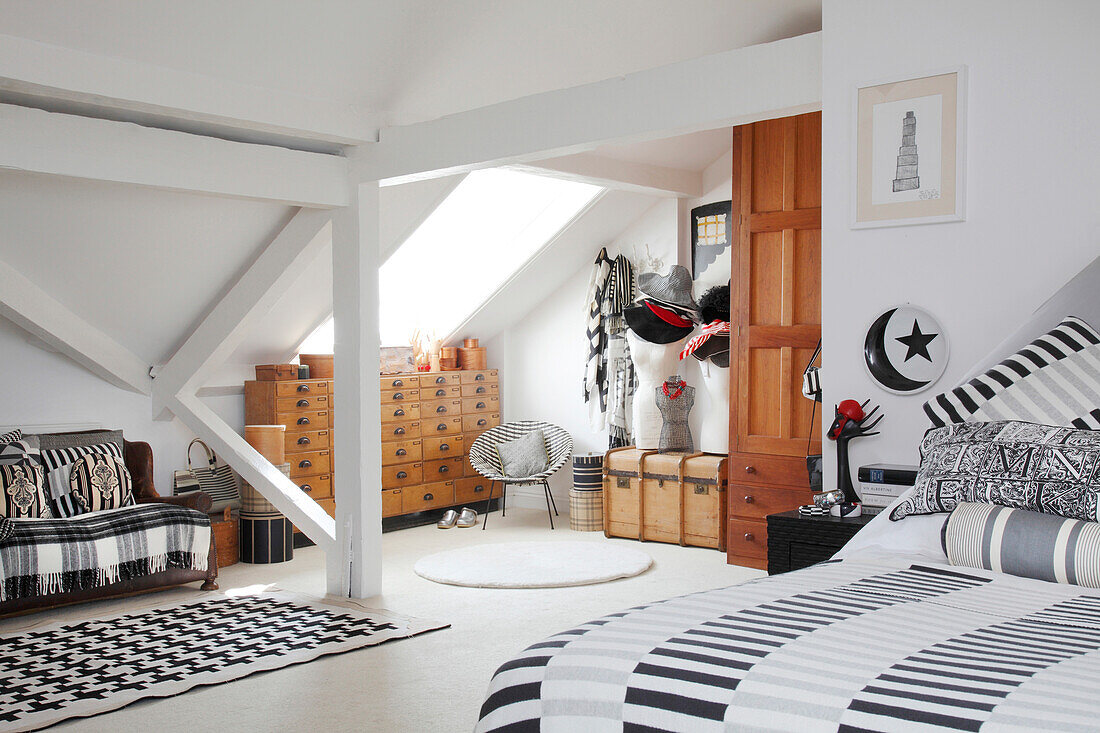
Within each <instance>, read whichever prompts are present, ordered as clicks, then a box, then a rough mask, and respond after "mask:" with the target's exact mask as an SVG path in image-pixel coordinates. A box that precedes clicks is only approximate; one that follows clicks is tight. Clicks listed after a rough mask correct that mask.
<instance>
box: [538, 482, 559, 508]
mask: <svg viewBox="0 0 1100 733" xmlns="http://www.w3.org/2000/svg"><path fill="white" fill-rule="evenodd" d="M542 485H543V486H545V487H546V495H547V496H549V497H550V503H551V504H553V506H554V516H555V517H560V516H561V515H560V514H558V503H557V502H556V501H554V492H553V491H551V490H550V482H549V481H543V482H542Z"/></svg>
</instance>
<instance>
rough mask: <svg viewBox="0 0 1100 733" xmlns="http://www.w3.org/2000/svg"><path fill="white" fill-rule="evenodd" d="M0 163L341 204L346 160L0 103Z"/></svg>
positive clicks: (167, 187) (141, 182) (316, 203)
mask: <svg viewBox="0 0 1100 733" xmlns="http://www.w3.org/2000/svg"><path fill="white" fill-rule="evenodd" d="M0 168H8V169H14V170H21V171H27V172H29V173H41V174H46V175H55V176H66V177H69V178H82V179H86V180H96V181H108V182H111V183H123V184H132V185H137V186H150V187H153V188H159V189H165V190H170V191H186V192H190V193H202V194H210V195H215V196H226V197H231V198H244V199H254V200H264V201H276V202H279V203H283V204H287V205H291V206H307V207H315V208H333V207H338V206H344V205H346V204H347V172H348V167H347V160H346V159H345V158H342V157H340V156H336V155H323V154H320V153H307V152H302V151H299V150H287V149H285V148H279V147H274V146H270V145H255V144H250V143H238V142H230V141H228V140H220V139H218V138H211V137H204V136H201V135H191V134H188V133H183V132H174V131H171V130H159V129H156V128H150V127H142V126H140V125H135V124H131V123H128V122H114V121H111V120H98V119H93V118H90V117H79V116H76V115H66V114H58V113H54V112H44V111H42V110H39V109H32V108H29V107H19V106H15V105H10V104H0Z"/></svg>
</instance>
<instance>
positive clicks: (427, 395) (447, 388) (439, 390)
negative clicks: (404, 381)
mask: <svg viewBox="0 0 1100 733" xmlns="http://www.w3.org/2000/svg"><path fill="white" fill-rule="evenodd" d="M460 397H462V387H460V386H458V385H457V384H432V385H429V386H427V387H425V388H424V389H422V390H420V399H422V400H445V399H452V400H453V399H458V398H460Z"/></svg>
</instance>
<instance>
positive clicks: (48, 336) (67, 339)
mask: <svg viewBox="0 0 1100 733" xmlns="http://www.w3.org/2000/svg"><path fill="white" fill-rule="evenodd" d="M0 315H2V316H4V317H5V318H7V319H8V320H10V321H13V322H15V323H16V324H18V325H19V326H21V327H22V328H24V329H26V330H27V331H29V332H30V333H31V334H33V335H34V336H36V337H37V338H39V339H41V340H42V341H43V342H45V343H46V344H48V345H49V346H50V347H51V348H53V349H56V350H57V351H59V352H61V353H63V354H65V355H66V356H68V357H69V358H71V359H72V360H73V361H75V362H77V363H78V364H80V365H81V366H83V367H84V368H86V369H88V370H89V371H90V372H92V373H93V374H95V375H97V376H99V377H101V378H102V379H105V380H107V381H108V382H110V383H111V384H113V385H115V386H116V387H119V388H121V389H125V390H129V391H131V392H137V393H139V394H146V395H147V394H150V391H151V389H152V383H153V380H152V379H151V378H150V377H149V365H148V364H146V363H145V362H143V361H142V360H141V359H139V358H138V357H137V356H136V355H135V354H134V353H133V352H131V351H130V350H129V349H127V348H125V347H124V346H122V345H121V344H119V343H118V342H117V341H115V340H114V339H112V338H111V337H110V336H108V335H107V334H105V333H103V332H102V331H100V330H99V329H98V328H96V327H95V326H93V325H92V324H90V323H88V322H87V321H86V320H84V319H83V318H81V317H80V316H78V315H77V314H75V313H73V312H72V311H71V310H69V309H68V308H66V307H65V306H64V305H62V304H61V303H59V302H58V301H57V300H55V299H54V298H53V297H52V296H50V295H49V294H48V293H46V291H44V290H42V289H41V288H40V287H38V286H37V285H35V284H34V283H33V282H31V281H30V280H28V279H27V278H26V277H25V276H24V275H23V274H22V273H21V272H19V271H17V270H16V269H14V268H13V267H11V266H10V265H8V264H6V263H4V262H0Z"/></svg>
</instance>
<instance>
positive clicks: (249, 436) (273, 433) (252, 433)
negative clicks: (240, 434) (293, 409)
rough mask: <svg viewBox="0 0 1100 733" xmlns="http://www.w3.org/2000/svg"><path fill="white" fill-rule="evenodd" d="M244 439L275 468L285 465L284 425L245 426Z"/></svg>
mask: <svg viewBox="0 0 1100 733" xmlns="http://www.w3.org/2000/svg"><path fill="white" fill-rule="evenodd" d="M244 439H245V440H246V441H248V444H249V445H250V446H252V447H253V448H255V449H256V451H257V452H258V453H259V454H260V455H261V456H263V457H264V458H266V459H267V460H269V461H271V462H272V463H274V464H275V465H276V466H278V465H280V464H283V463H286V425H245V426H244Z"/></svg>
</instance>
